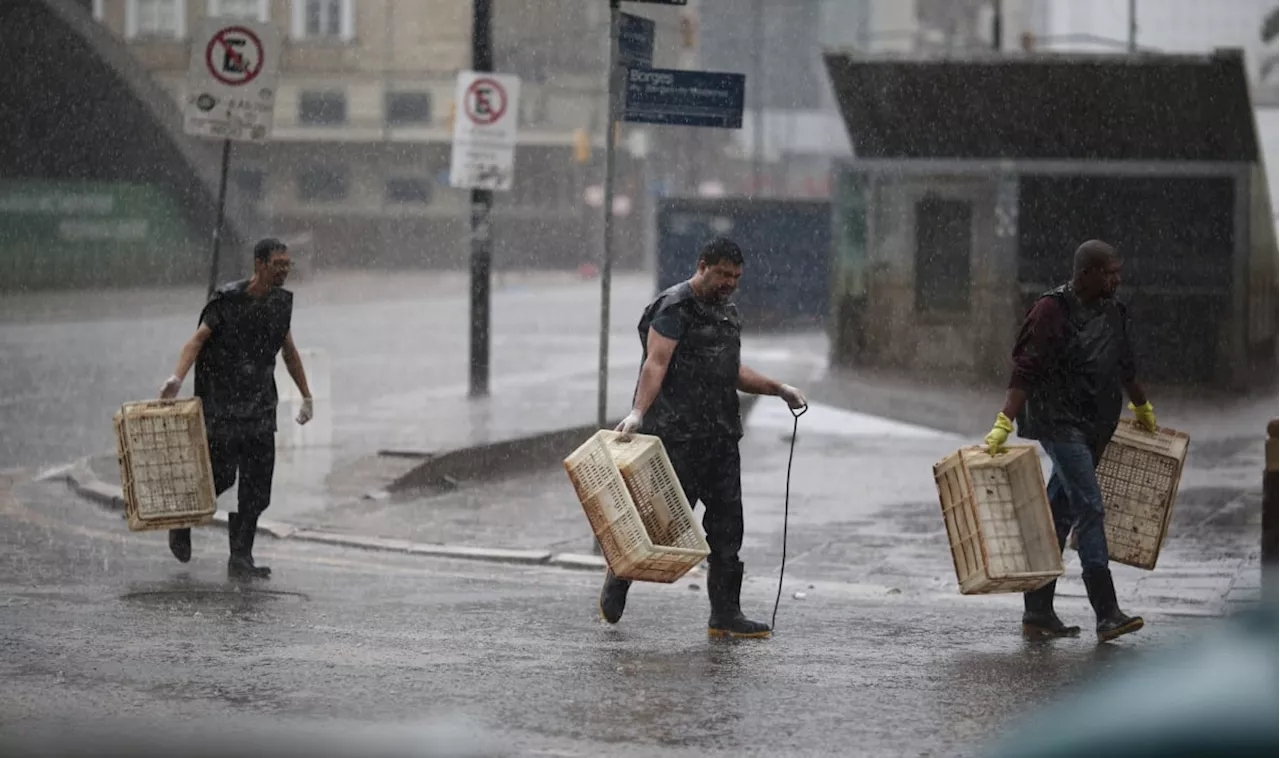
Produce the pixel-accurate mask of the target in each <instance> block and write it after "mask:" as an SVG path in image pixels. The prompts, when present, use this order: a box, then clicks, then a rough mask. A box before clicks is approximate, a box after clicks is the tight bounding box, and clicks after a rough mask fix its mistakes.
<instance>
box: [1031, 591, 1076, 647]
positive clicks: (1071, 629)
mask: <svg viewBox="0 0 1280 758" xmlns="http://www.w3.org/2000/svg"><path fill="white" fill-rule="evenodd" d="M1057 587H1058V580H1057V579H1055V580H1053V581H1052V582H1049V583H1048V584H1046V585H1045V586H1043V587H1041V588H1040V589H1038V590H1032V591H1031V592H1024V593H1023V594H1022V602H1023V605H1024V607H1025V610H1024V611H1023V612H1022V633H1023V634H1024V635H1026V636H1027V637H1029V638H1031V639H1045V638H1049V637H1079V636H1080V627H1078V626H1067V625H1066V624H1064V623H1062V619H1060V618H1058V614H1057V613H1054V611H1053V593H1054V591H1055V590H1056V589H1057Z"/></svg>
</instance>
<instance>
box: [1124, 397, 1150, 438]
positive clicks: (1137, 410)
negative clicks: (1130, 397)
mask: <svg viewBox="0 0 1280 758" xmlns="http://www.w3.org/2000/svg"><path fill="white" fill-rule="evenodd" d="M1129 410H1131V411H1133V417H1134V418H1136V419H1138V423H1139V424H1142V428H1143V429H1146V430H1147V431H1148V432H1154V431H1155V430H1156V412H1155V411H1154V410H1153V409H1152V408H1151V401H1150V400H1148V401H1147V402H1145V403H1143V404H1142V405H1134V404H1133V403H1129Z"/></svg>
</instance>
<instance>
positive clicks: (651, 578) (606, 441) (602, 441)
mask: <svg viewBox="0 0 1280 758" xmlns="http://www.w3.org/2000/svg"><path fill="white" fill-rule="evenodd" d="M620 436H621V435H619V434H618V433H617V432H613V431H609V430H601V431H599V432H596V433H595V434H594V435H592V436H591V438H590V439H588V440H587V441H586V442H584V443H583V444H582V445H581V446H580V447H579V448H578V449H577V450H575V451H574V452H573V453H572V454H571V455H570V456H569V457H568V458H565V459H564V468H565V471H566V472H568V474H569V480H570V481H571V482H572V483H573V488H574V490H575V491H576V492H577V495H578V500H579V501H580V502H581V503H582V509H583V511H584V512H585V513H586V515H587V520H588V521H589V522H590V523H591V530H592V532H594V533H595V536H596V539H597V540H598V541H599V543H600V550H601V552H603V553H604V558H605V561H607V562H608V564H609V568H610V569H612V570H613V573H614V574H616V575H617V576H619V577H621V578H623V579H632V580H638V581H645V582H663V583H671V582H674V581H676V580H677V579H679V578H680V577H682V576H684V575H685V573H687V572H688V571H689V570H690V569H692V568H693V567H694V566H697V565H698V564H699V563H701V562H702V561H703V560H705V559H706V557H707V556H708V555H710V554H711V548H710V547H709V546H708V545H707V540H706V537H705V536H704V535H703V533H702V529H701V527H700V526H699V525H698V523H697V522H696V521H694V518H693V509H692V508H690V507H689V502H688V500H686V499H685V496H684V490H683V489H682V488H681V486H680V481H679V480H678V479H677V478H676V473H675V470H674V469H673V468H672V467H671V461H670V459H668V458H667V453H666V450H665V448H663V446H662V441H661V440H660V439H658V438H657V437H654V436H650V435H644V434H636V435H632V437H631V439H630V440H629V441H627V442H623V441H621V440H620Z"/></svg>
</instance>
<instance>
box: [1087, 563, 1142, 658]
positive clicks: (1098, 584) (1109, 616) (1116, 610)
mask: <svg viewBox="0 0 1280 758" xmlns="http://www.w3.org/2000/svg"><path fill="white" fill-rule="evenodd" d="M1084 588H1085V590H1086V591H1088V593H1089V604H1090V605H1092V606H1093V611H1094V613H1096V614H1097V615H1098V642H1108V641H1110V640H1114V639H1115V638H1116V637H1119V636H1120V635H1122V634H1129V633H1131V632H1136V631H1138V630H1139V629H1141V628H1142V624H1143V621H1142V617H1141V616H1126V615H1125V614H1124V612H1123V611H1121V610H1120V604H1119V603H1118V602H1117V601H1116V586H1115V584H1114V583H1113V582H1112V581H1111V570H1110V569H1105V568H1104V569H1094V570H1091V571H1085V572H1084Z"/></svg>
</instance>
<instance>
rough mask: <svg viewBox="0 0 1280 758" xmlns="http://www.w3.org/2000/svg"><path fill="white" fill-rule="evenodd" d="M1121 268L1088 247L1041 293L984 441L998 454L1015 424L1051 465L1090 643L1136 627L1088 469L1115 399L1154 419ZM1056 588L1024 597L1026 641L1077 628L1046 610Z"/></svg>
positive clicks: (1102, 444)
mask: <svg viewBox="0 0 1280 758" xmlns="http://www.w3.org/2000/svg"><path fill="white" fill-rule="evenodd" d="M1120 267H1121V261H1120V257H1119V255H1117V254H1116V251H1115V248H1113V247H1111V246H1110V245H1108V244H1107V243H1105V242H1100V241H1098V240H1090V241H1088V242H1085V243H1084V244H1083V245H1081V246H1080V247H1079V249H1077V250H1076V253H1075V261H1074V271H1073V274H1072V279H1071V283H1070V284H1064V285H1062V286H1061V287H1058V288H1057V289H1054V290H1051V291H1049V292H1046V293H1045V294H1044V295H1042V296H1041V297H1040V299H1039V300H1037V301H1036V303H1035V305H1034V306H1032V308H1031V311H1030V312H1029V313H1028V314H1027V318H1026V321H1025V322H1024V323H1023V325H1022V331H1021V332H1020V334H1019V335H1018V341H1017V344H1016V345H1015V346H1014V350H1013V364H1014V367H1013V376H1012V378H1011V379H1010V381H1009V389H1008V392H1007V394H1006V398H1005V404H1004V410H1003V411H1002V412H1001V413H999V414H998V415H997V416H996V423H995V426H994V427H993V428H992V430H991V432H990V433H989V434H988V435H987V437H986V443H987V447H988V451H989V452H990V453H992V454H997V453H999V452H1001V451H1003V450H1004V449H1005V448H1004V445H1005V442H1006V441H1007V440H1008V438H1009V434H1010V433H1011V432H1012V431H1013V421H1012V419H1015V418H1016V419H1017V420H1018V435H1019V436H1020V437H1024V438H1026V439H1033V440H1038V441H1039V442H1040V446H1041V447H1043V448H1044V451H1045V452H1046V453H1047V454H1048V455H1049V458H1050V459H1051V460H1052V461H1053V475H1052V477H1050V479H1049V485H1048V495H1049V505H1050V506H1051V508H1052V510H1053V521H1054V527H1055V529H1056V531H1057V536H1058V549H1059V550H1061V549H1062V547H1063V546H1064V545H1065V544H1066V540H1067V535H1068V534H1069V533H1070V532H1071V530H1072V528H1073V527H1074V529H1075V532H1076V543H1077V553H1078V555H1079V556H1080V567H1081V569H1082V573H1083V579H1084V585H1085V589H1086V590H1087V591H1088V593H1089V602H1090V604H1091V605H1093V609H1094V611H1095V613H1096V614H1097V618H1098V623H1097V634H1098V641H1099V642H1106V641H1108V640H1112V639H1115V638H1116V637H1119V636H1120V635H1122V634H1128V633H1130V632H1136V631H1138V630H1139V629H1141V628H1142V624H1143V621H1142V619H1141V618H1139V617H1136V616H1135V617H1131V616H1127V615H1125V614H1124V613H1123V612H1121V610H1120V606H1119V603H1118V602H1117V601H1116V590H1115V585H1114V584H1113V583H1112V581H1111V570H1110V569H1109V568H1108V553H1107V535H1106V532H1105V531H1104V530H1103V514H1104V509H1103V503H1102V489H1101V488H1100V487H1099V485H1098V477H1097V474H1096V472H1095V468H1096V467H1097V464H1098V459H1099V458H1100V457H1101V456H1102V453H1103V451H1104V450H1106V447H1107V443H1108V442H1109V441H1110V440H1111V435H1112V434H1113V433H1114V432H1115V430H1116V426H1117V424H1118V423H1119V421H1120V412H1121V409H1122V405H1123V403H1124V396H1123V395H1122V394H1121V393H1122V392H1123V393H1127V394H1128V395H1129V400H1130V403H1129V408H1130V409H1131V410H1133V412H1134V416H1135V417H1136V418H1137V419H1138V421H1139V422H1140V423H1142V424H1143V425H1144V426H1145V427H1146V428H1147V429H1148V430H1150V431H1155V429H1156V417H1155V411H1153V410H1152V408H1151V403H1150V402H1148V401H1147V397H1146V393H1145V392H1144V391H1143V389H1142V385H1140V384H1138V382H1137V379H1136V375H1137V371H1136V368H1135V363H1134V357H1133V348H1132V345H1131V344H1130V342H1129V325H1128V315H1127V313H1126V311H1125V307H1124V305H1123V304H1121V303H1120V302H1118V301H1117V300H1116V299H1115V294H1116V288H1117V287H1119V286H1120ZM1056 584H1057V582H1050V583H1049V584H1047V585H1045V586H1044V587H1042V588H1040V589H1038V590H1035V591H1034V592H1028V593H1026V595H1025V596H1024V602H1025V608H1026V610H1025V612H1024V614H1023V617H1022V628H1023V632H1024V633H1026V634H1027V635H1028V636H1032V637H1074V636H1076V635H1078V634H1079V633H1080V627H1078V626H1067V625H1065V624H1063V623H1062V621H1061V620H1060V619H1059V618H1058V616H1057V614H1056V613H1054V610H1053V594H1054V588H1055V586H1056Z"/></svg>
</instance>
